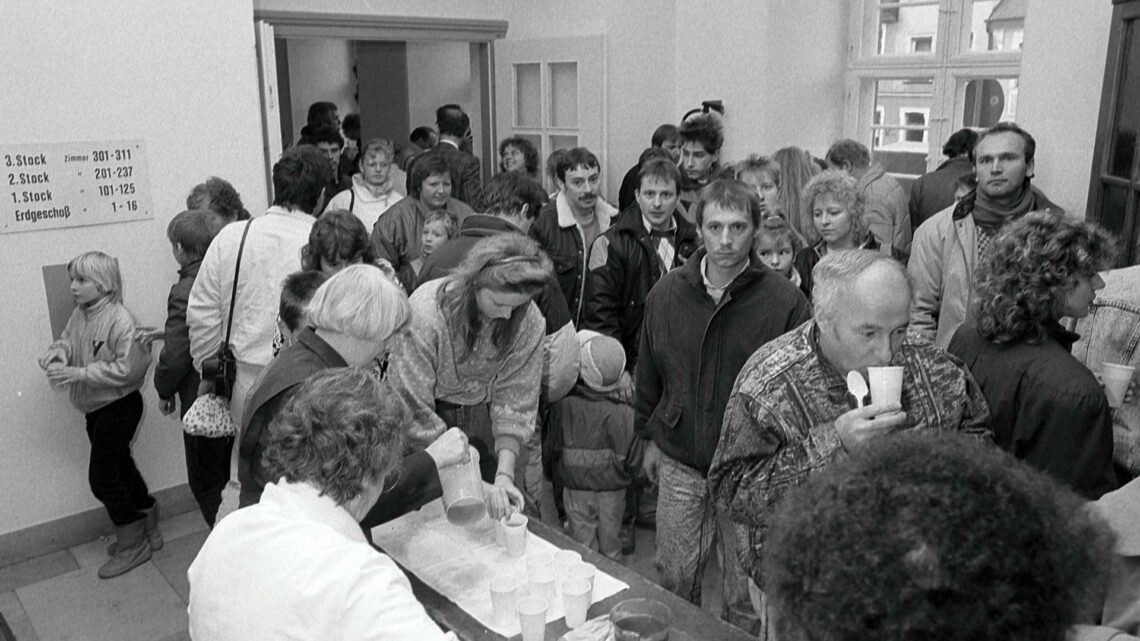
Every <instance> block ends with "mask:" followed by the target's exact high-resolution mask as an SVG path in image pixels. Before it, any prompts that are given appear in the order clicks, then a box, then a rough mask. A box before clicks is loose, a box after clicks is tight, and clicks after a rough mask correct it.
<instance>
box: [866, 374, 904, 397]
mask: <svg viewBox="0 0 1140 641" xmlns="http://www.w3.org/2000/svg"><path fill="white" fill-rule="evenodd" d="M867 378H868V379H870V385H871V402H872V403H874V404H875V405H901V402H900V401H901V400H902V382H903V368H902V366H900V365H893V366H889V367H868V368H867Z"/></svg>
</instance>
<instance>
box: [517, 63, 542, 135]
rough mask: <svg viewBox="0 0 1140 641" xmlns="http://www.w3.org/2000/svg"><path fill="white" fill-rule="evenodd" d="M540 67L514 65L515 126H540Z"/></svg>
mask: <svg viewBox="0 0 1140 641" xmlns="http://www.w3.org/2000/svg"><path fill="white" fill-rule="evenodd" d="M541 74H542V67H541V66H540V65H539V64H538V63H527V64H521V65H515V126H516V127H541V126H542V78H541Z"/></svg>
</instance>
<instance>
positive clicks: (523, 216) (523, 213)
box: [517, 203, 530, 220]
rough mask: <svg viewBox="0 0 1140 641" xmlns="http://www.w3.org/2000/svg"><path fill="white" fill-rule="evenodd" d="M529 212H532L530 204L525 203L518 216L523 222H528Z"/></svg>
mask: <svg viewBox="0 0 1140 641" xmlns="http://www.w3.org/2000/svg"><path fill="white" fill-rule="evenodd" d="M529 210H530V203H523V206H522V207H519V211H518V214H517V215H518V217H519V218H520V219H522V220H526V212H527V211H529Z"/></svg>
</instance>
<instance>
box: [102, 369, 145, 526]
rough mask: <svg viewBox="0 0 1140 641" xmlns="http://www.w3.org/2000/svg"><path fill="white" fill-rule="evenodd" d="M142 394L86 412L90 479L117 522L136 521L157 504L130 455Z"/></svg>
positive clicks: (139, 416)
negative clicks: (89, 451)
mask: <svg viewBox="0 0 1140 641" xmlns="http://www.w3.org/2000/svg"><path fill="white" fill-rule="evenodd" d="M142 410H143V402H142V395H141V394H139V393H138V391H134V392H131V393H130V394H127V395H126V396H124V397H123V398H120V399H119V400H117V401H115V402H113V403H111V404H109V405H105V406H103V407H101V408H99V409H97V410H95V411H94V412H91V413H89V414H87V415H86V418H87V438H88V439H89V440H90V441H91V461H90V464H89V465H88V467H87V482H88V483H89V484H90V485H91V493H92V494H94V495H95V498H97V499H99V501H100V502H101V503H102V504H103V507H105V508H107V514H109V515H110V516H111V522H112V523H114V524H115V525H126V524H128V523H134V522H135V521H137V520H139V519H141V518H142V517H143V515H142V512H141V511H140V510H145V509H147V508H149V507H151V506H153V505H154V497H152V496H151V495H150V491H149V490H147V487H146V481H144V480H143V477H142V474H139V470H138V468H136V467H135V461H134V459H132V458H131V439H133V438H134V436H135V430H137V429H138V427H139V419H141V418H142Z"/></svg>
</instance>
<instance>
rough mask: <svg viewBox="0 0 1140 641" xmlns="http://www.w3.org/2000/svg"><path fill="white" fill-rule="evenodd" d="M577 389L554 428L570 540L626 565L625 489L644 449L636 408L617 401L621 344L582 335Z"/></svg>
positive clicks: (557, 409) (557, 407)
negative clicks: (623, 531) (623, 536)
mask: <svg viewBox="0 0 1140 641" xmlns="http://www.w3.org/2000/svg"><path fill="white" fill-rule="evenodd" d="M578 344H579V345H580V347H581V356H580V359H579V366H578V374H579V377H578V384H577V386H576V387H575V388H574V391H572V392H571V393H570V394H569V395H568V396H566V397H565V398H563V399H562V400H560V401H558V402H557V403H555V404H554V405H552V406H551V418H550V426H551V428H552V429H553V430H555V434H558V435H560V438H556V439H555V441H554V442H555V443H558V444H560V445H561V450H560V453H561V456H560V457H558V458H557V459H556V460H557V464H556V474H558V475H559V476H560V477H561V480H562V486H563V488H564V489H563V494H562V496H563V502H564V504H565V508H566V516H567V518H568V519H569V521H570V535H571V536H572V537H573V538H574V540H576V541H578V542H579V543H581V544H582V545H586V546H588V547H590V548H591V549H593V550H599V551H601V553H602V554H605V555H606V556H608V557H610V558H612V559H617V560H620V559H621V538H620V532H621V519H622V514H623V513H624V511H625V494H626V488H627V487H629V484H630V482H631V481H632V480H633V477H634V476H635V475H636V473H637V470H638V469H639V468H640V467H641V457H642V456H643V454H644V451H645V449H644V446H643V445H642V442H641V439H638V438H637V436H636V435H635V434H634V432H633V407H631V406H630V405H628V404H625V403H622V402H621V401H619V400H617V391H618V388H619V387H620V385H621V375H622V372H623V371H624V370H625V350H624V349H623V348H622V346H621V343H620V342H618V341H617V340H616V339H614V338H611V337H609V336H603V335H602V334H598V333H597V332H592V331H588V330H582V331H580V332H578Z"/></svg>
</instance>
